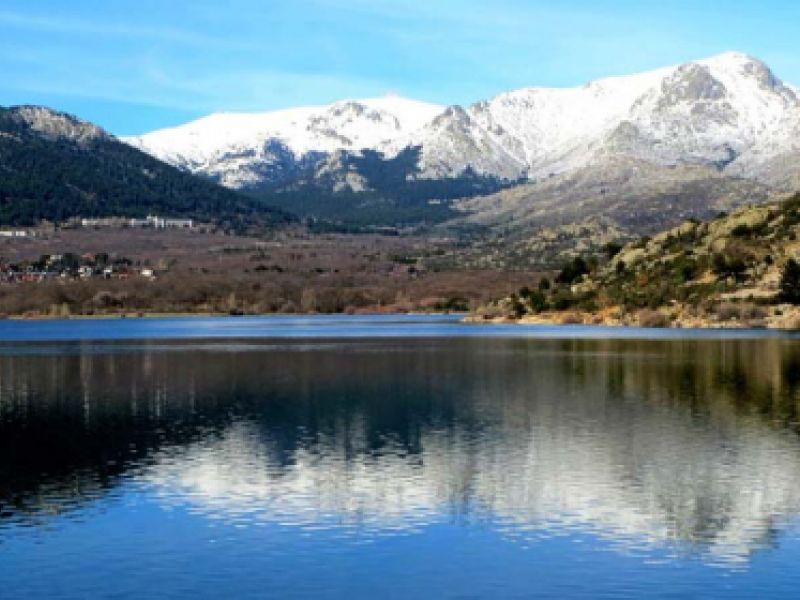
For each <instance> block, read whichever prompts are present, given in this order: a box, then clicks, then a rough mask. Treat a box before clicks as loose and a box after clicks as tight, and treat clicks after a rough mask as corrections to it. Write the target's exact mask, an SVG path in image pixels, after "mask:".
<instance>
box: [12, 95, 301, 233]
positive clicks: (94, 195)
mask: <svg viewBox="0 0 800 600" xmlns="http://www.w3.org/2000/svg"><path fill="white" fill-rule="evenodd" d="M148 213H158V214H162V215H170V216H183V215H186V216H191V217H194V218H197V219H202V220H209V221H216V222H223V223H228V224H230V225H238V226H241V225H243V224H247V223H262V224H274V223H278V222H286V221H289V220H291V217H289V216H288V215H287V214H285V213H283V212H282V211H279V210H275V209H271V208H264V207H263V205H261V204H260V203H259V202H257V201H255V200H253V199H251V198H248V197H246V196H244V195H242V194H240V193H237V192H235V191H233V190H229V189H226V188H224V187H222V186H219V185H216V184H214V183H212V182H211V181H208V179H206V178H203V177H196V176H194V175H191V174H188V173H185V172H183V171H181V170H179V169H177V168H175V167H173V166H170V165H168V164H166V163H164V162H161V161H159V160H157V159H155V158H153V157H152V156H149V155H147V154H145V153H144V152H141V151H139V150H136V149H135V148H132V147H131V146H129V145H128V144H125V143H122V142H120V141H119V140H117V139H116V138H115V137H113V136H111V135H110V134H108V133H106V132H105V131H103V130H102V129H100V128H99V127H97V126H95V125H93V124H91V123H87V122H85V121H81V120H80V119H77V118H75V117H73V116H70V115H68V114H65V113H60V112H56V111H53V110H50V109H47V108H43V107H34V106H20V107H13V108H0V223H2V224H5V225H32V224H35V223H36V222H38V221H40V220H42V219H46V220H50V221H62V220H65V219H67V218H69V217H75V216H84V217H105V216H115V215H124V216H132V217H140V216H145V215H147V214H148Z"/></svg>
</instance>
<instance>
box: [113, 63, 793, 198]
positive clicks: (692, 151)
mask: <svg viewBox="0 0 800 600" xmlns="http://www.w3.org/2000/svg"><path fill="white" fill-rule="evenodd" d="M798 133H800V92H798V89H797V88H795V87H792V86H789V85H784V84H783V83H782V82H781V81H780V80H779V79H778V78H777V77H775V75H773V73H772V72H771V71H770V69H769V68H768V67H767V66H766V65H765V64H764V63H762V62H760V61H758V60H756V59H754V58H751V57H749V56H746V55H744V54H740V53H735V52H729V53H725V54H721V55H718V56H715V57H712V58H709V59H706V60H700V61H697V62H692V63H688V64H684V65H680V66H674V67H668V68H664V69H659V70H655V71H651V72H648V73H643V74H639V75H633V76H629V77H614V78H609V79H601V80H598V81H593V82H590V83H587V84H586V85H583V86H581V87H576V88H569V89H551V88H525V89H520V90H516V91H512V92H507V93H504V94H500V95H499V96H497V97H495V98H493V99H491V100H489V101H482V102H478V103H476V104H474V105H472V106H470V107H468V108H462V107H459V106H451V107H448V108H444V107H441V106H437V105H432V104H426V103H420V102H415V101H412V100H406V99H403V98H397V97H387V98H380V99H373V100H361V101H346V102H338V103H336V104H333V105H330V106H326V107H315V108H301V109H293V110H285V111H278V112H272V113H263V114H215V115H211V116H209V117H205V118H203V119H200V120H198V121H195V122H192V123H189V124H187V125H183V126H181V127H177V128H174V129H166V130H162V131H156V132H153V133H150V134H147V135H144V136H141V137H138V138H131V139H128V140H127V141H128V142H129V143H131V144H133V145H135V146H137V147H139V148H141V149H143V150H145V151H147V152H149V153H151V154H153V155H154V156H156V157H157V158H161V159H163V160H166V161H167V162H170V163H172V164H175V165H178V166H180V167H183V168H185V169H188V170H190V171H192V172H199V173H205V174H207V175H210V176H212V177H216V178H218V179H219V180H220V181H221V182H222V183H224V184H226V185H229V186H231V187H247V186H258V185H263V184H265V183H275V182H278V183H280V182H290V181H291V180H292V177H295V176H298V175H299V174H300V173H308V172H309V169H310V168H312V167H314V166H316V165H317V164H319V163H320V162H321V161H323V160H325V159H327V158H328V157H330V156H331V155H333V154H335V153H337V152H349V153H355V154H357V153H359V152H360V151H362V150H364V149H374V150H379V151H381V152H383V153H384V154H385V155H386V157H387V158H391V157H393V156H396V155H397V154H398V153H399V152H400V151H402V150H403V149H405V148H408V147H409V146H420V147H421V148H422V151H421V158H420V164H419V167H420V173H419V177H423V178H446V177H454V176H458V175H460V174H462V173H464V172H465V171H466V170H467V169H469V170H471V171H473V172H475V173H477V174H480V175H487V176H491V177H496V178H499V179H503V180H508V181H516V180H520V179H525V178H528V179H530V180H541V179H546V178H548V177H550V176H552V175H556V174H562V173H567V172H570V171H572V170H575V169H580V168H583V167H587V166H590V165H597V164H602V163H604V162H606V161H609V159H614V160H615V161H616V160H618V159H619V158H620V157H628V158H632V159H635V160H645V161H649V162H652V163H654V164H656V165H661V166H676V165H681V164H688V165H692V164H699V165H708V166H712V167H714V168H717V169H719V170H725V171H729V172H730V173H731V174H735V175H737V176H745V177H766V176H769V177H779V178H783V179H785V178H786V176H785V173H784V172H783V171H785V170H786V169H792V168H796V167H794V166H793V165H794V164H795V163H794V161H790V160H781V161H777V162H776V160H775V159H776V157H786V156H793V155H794V154H796V153H797V152H798V151H800V145H798V142H797V141H796V140H800V135H798ZM776 164H777V165H786V166H785V167H784V166H781V168H780V169H778V170H780V171H781V172H780V173H779V174H777V175H776V173H775V170H776V166H775V165H776ZM798 170H800V169H798Z"/></svg>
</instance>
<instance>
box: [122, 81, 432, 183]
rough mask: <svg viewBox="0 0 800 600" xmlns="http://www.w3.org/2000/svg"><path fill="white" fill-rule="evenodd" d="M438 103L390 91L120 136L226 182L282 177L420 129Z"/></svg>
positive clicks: (224, 115) (281, 179)
mask: <svg viewBox="0 0 800 600" xmlns="http://www.w3.org/2000/svg"><path fill="white" fill-rule="evenodd" d="M442 110H443V107H441V106H438V105H435V104H427V103H425V102H417V101H414V100H407V99H405V98H400V97H396V96H387V97H384V98H375V99H370V100H359V101H342V102H337V103H335V104H331V105H330V106H321V107H307V108H296V109H288V110H280V111H275V112H267V113H253V114H244V113H239V114H237V113H218V114H212V115H209V116H207V117H204V118H202V119H199V120H197V121H194V122H191V123H188V124H186V125H183V126H180V127H176V128H174V129H164V130H160V131H155V132H153V133H149V134H147V135H143V136H141V137H135V138H127V139H126V140H125V141H127V142H128V143H130V144H132V145H134V146H136V147H137V148H140V149H142V150H144V151H146V152H148V153H150V154H152V155H153V156H155V157H156V158H159V159H161V160H164V161H166V162H169V163H171V164H173V165H176V166H178V167H181V168H184V169H187V170H189V171H191V172H193V173H201V174H206V175H209V176H211V177H214V178H216V179H219V181H220V182H221V183H223V184H225V185H227V186H229V187H233V188H243V187H249V186H257V185H259V184H263V183H272V182H277V183H280V182H286V181H289V180H290V179H291V178H292V177H293V176H296V175H299V174H300V173H301V172H304V171H305V169H306V168H312V167H314V166H315V165H317V164H318V163H320V162H322V161H323V160H324V159H325V158H327V157H329V156H331V155H334V154H336V153H337V152H340V151H346V152H351V153H358V152H359V151H361V150H363V149H366V148H378V147H380V146H381V144H382V143H383V142H385V141H386V140H392V139H396V138H399V137H402V136H405V135H408V134H410V133H411V132H414V131H418V130H420V129H421V128H422V127H423V126H424V125H425V124H426V123H427V122H429V121H430V120H431V119H433V118H434V117H435V116H436V115H437V114H439V113H440V112H441V111H442Z"/></svg>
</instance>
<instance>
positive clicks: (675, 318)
mask: <svg viewBox="0 0 800 600" xmlns="http://www.w3.org/2000/svg"><path fill="white" fill-rule="evenodd" d="M463 322H464V323H470V324H475V325H481V324H485V325H499V324H505V325H546V326H569V325H580V326H585V327H592V326H594V327H618V328H640V329H696V330H710V329H718V330H737V329H739V330H746V329H760V330H776V331H798V330H800V307H796V306H791V305H782V306H779V307H775V308H774V310H773V311H772V312H770V313H769V314H767V315H765V316H764V317H763V318H758V319H739V318H733V319H727V320H719V319H715V318H714V317H712V316H710V315H707V316H703V315H691V316H689V315H680V314H673V313H670V312H667V311H646V315H644V316H643V315H642V314H641V313H640V314H631V313H627V312H624V311H621V310H620V309H610V310H605V311H601V312H580V311H563V312H545V313H539V314H535V315H525V316H522V317H519V318H515V317H510V316H507V315H503V316H493V315H481V314H474V313H473V314H470V315H468V316H466V317H465V318H464V320H463Z"/></svg>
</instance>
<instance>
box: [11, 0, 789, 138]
mask: <svg viewBox="0 0 800 600" xmlns="http://www.w3.org/2000/svg"><path fill="white" fill-rule="evenodd" d="M799 30H800V2H797V0H761V1H760V2H755V1H750V0H727V1H724V2H723V1H716V0H709V1H704V0H694V1H684V0H661V1H659V2H651V1H649V0H636V1H634V0H615V1H612V0H609V1H603V0H593V1H589V0H574V1H571V2H570V1H567V0H562V1H561V2H555V1H552V2H543V1H533V0H529V1H524V0H391V1H390V0H263V1H257V0H228V1H225V2H223V1H211V0H193V1H191V2H183V1H180V0H158V1H156V0H135V1H133V0H69V1H65V0H24V1H23V0H3V2H2V3H1V4H0V50H1V51H0V74H2V76H0V104H2V105H10V104H26V103H30V104H45V105H48V106H52V107H54V108H59V109H61V110H66V111H68V112H72V113H75V114H78V115H79V116H81V117H83V118H86V119H89V120H92V121H95V122H97V123H99V124H100V125H103V126H104V127H106V128H108V129H109V130H110V131H112V132H114V133H117V134H121V135H122V134H132V133H141V132H144V131H147V130H150V129H154V128H157V127H164V126H170V125H176V124H179V123H182V122H185V121H187V120H190V119H192V118H196V117H198V116H201V115H204V114H207V113H209V112H212V111H219V110H229V111H241V110H246V111H258V110H270V109H275V108H283V107H288V106H296V105H307V104H321V103H327V102H331V101H334V100H338V99H342V98H358V97H369V96H377V95H382V94H385V93H390V92H391V93H399V94H402V95H405V96H411V97H414V98H418V99H421V100H428V101H432V102H440V103H444V104H453V103H461V104H463V103H471V102H474V101H476V100H479V99H482V98H487V97H491V96H493V95H494V94H497V93H499V92H501V91H504V90H508V89H513V88H518V87H523V86H529V85H547V86H568V85H579V84H582V83H584V82H586V81H588V80H591V79H594V78H598V77H603V76H607V75H615V74H628V73H632V72H637V71H642V70H646V69H650V68H655V67H660V66H665V65H669V64H675V63H679V62H683V61H688V60H692V59H696V58H704V57H706V56H710V55H713V54H716V53H719V52H723V51H726V50H739V51H742V52H747V53H749V54H752V55H755V56H757V57H759V58H761V59H763V60H764V61H766V62H767V63H768V64H769V65H770V66H771V67H772V68H773V69H774V70H775V72H776V73H777V74H778V76H780V77H781V78H783V79H785V80H786V81H789V82H791V83H795V84H800V35H798V31H799Z"/></svg>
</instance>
